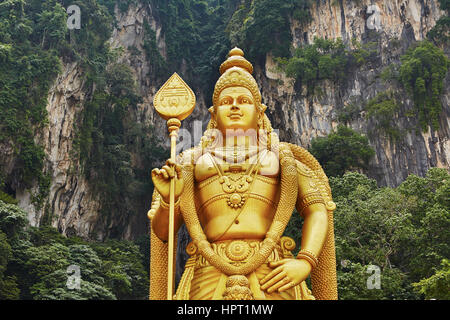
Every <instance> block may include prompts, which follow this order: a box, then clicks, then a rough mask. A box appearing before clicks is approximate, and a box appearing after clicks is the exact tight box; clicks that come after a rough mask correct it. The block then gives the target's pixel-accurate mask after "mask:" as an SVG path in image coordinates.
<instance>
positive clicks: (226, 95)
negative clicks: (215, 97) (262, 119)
mask: <svg viewBox="0 0 450 320" xmlns="http://www.w3.org/2000/svg"><path fill="white" fill-rule="evenodd" d="M216 121H217V129H219V130H220V131H221V132H222V133H224V134H225V133H226V130H227V129H235V130H237V129H242V130H244V131H246V130H248V129H254V130H257V129H258V111H257V109H256V106H255V104H254V99H253V96H252V93H251V92H250V90H248V89H247V88H245V87H230V88H225V89H223V90H222V92H221V93H220V95H219V104H218V106H217V108H216Z"/></svg>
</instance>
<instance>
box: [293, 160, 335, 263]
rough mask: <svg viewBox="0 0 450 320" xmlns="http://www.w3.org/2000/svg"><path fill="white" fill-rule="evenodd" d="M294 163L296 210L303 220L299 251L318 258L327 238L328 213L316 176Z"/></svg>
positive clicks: (302, 165) (303, 166)
mask: <svg viewBox="0 0 450 320" xmlns="http://www.w3.org/2000/svg"><path fill="white" fill-rule="evenodd" d="M296 162H297V176H298V188H299V190H298V198H297V203H296V208H297V211H298V212H299V213H300V214H301V216H302V217H303V218H304V222H303V229H302V240H301V249H302V250H307V251H309V252H311V253H312V254H313V255H314V256H316V257H318V256H319V255H320V252H321V251H322V247H323V245H324V243H325V239H326V236H327V231H328V213H327V209H326V207H325V201H324V199H323V196H322V195H321V193H320V191H319V189H318V188H319V187H318V185H319V181H318V180H317V177H316V175H315V174H314V172H313V171H312V170H310V169H309V168H308V167H306V166H305V165H304V164H302V163H301V162H299V161H296Z"/></svg>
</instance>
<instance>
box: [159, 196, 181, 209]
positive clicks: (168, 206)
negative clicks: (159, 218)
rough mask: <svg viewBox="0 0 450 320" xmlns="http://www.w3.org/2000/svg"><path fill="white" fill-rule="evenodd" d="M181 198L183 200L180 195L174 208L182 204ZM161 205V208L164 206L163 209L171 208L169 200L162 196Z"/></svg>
mask: <svg viewBox="0 0 450 320" xmlns="http://www.w3.org/2000/svg"><path fill="white" fill-rule="evenodd" d="M180 200H181V197H179V198H178V200H177V201H176V202H175V205H174V208H177V207H178V206H179V205H180ZM160 205H161V208H163V209H167V210H169V208H170V205H169V204H168V203H167V202H165V201H164V200H163V199H162V197H161V199H160Z"/></svg>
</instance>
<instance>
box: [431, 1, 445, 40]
mask: <svg viewBox="0 0 450 320" xmlns="http://www.w3.org/2000/svg"><path fill="white" fill-rule="evenodd" d="M438 2H439V4H440V9H441V10H443V11H445V12H446V14H445V15H443V16H442V17H441V18H439V20H438V21H437V22H436V25H435V26H434V27H433V28H432V29H431V30H430V31H428V33H427V38H428V39H429V40H431V41H433V42H434V43H435V44H437V45H444V46H448V44H449V43H450V16H449V12H450V1H448V0H438Z"/></svg>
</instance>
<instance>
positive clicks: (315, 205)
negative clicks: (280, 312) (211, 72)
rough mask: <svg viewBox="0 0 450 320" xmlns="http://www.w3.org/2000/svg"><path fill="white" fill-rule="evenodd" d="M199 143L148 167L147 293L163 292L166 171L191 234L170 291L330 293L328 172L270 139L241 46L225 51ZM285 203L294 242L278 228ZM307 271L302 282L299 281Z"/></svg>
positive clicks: (285, 295)
mask: <svg viewBox="0 0 450 320" xmlns="http://www.w3.org/2000/svg"><path fill="white" fill-rule="evenodd" d="M220 73H221V76H220V78H219V80H218V81H217V83H216V85H215V88H214V93H213V97H212V101H213V106H212V107H211V108H210V109H209V112H210V113H211V120H210V122H209V124H208V127H207V130H206V132H205V133H204V136H203V137H202V140H201V142H200V144H199V145H198V146H196V147H194V148H191V149H189V150H186V151H184V152H182V153H181V154H180V155H178V157H177V161H176V162H173V161H170V160H169V161H168V162H167V163H166V165H165V166H163V167H162V168H161V169H153V171H152V180H153V183H154V185H155V191H154V193H153V201H152V207H151V210H150V211H149V218H150V219H151V267H150V299H165V293H166V289H167V283H166V280H167V264H166V263H167V254H168V251H167V244H166V241H167V238H168V225H169V223H168V211H169V209H168V208H169V205H168V202H169V184H170V183H169V180H170V179H171V178H172V177H174V176H175V177H176V183H175V184H176V185H175V221H174V227H175V230H178V229H179V228H180V226H181V225H182V223H183V222H184V223H185V224H186V227H187V230H188V232H189V234H190V237H191V238H192V242H190V243H189V245H188V246H187V248H186V251H187V253H188V254H189V255H190V258H189V259H188V260H187V262H186V265H185V270H184V273H183V276H182V278H181V280H180V282H179V285H178V288H177V290H176V293H175V295H174V299H183V300H187V299H193V300H203V299H224V300H252V299H285V300H293V299H297V300H312V299H337V285H336V257H335V248H334V229H333V210H334V209H335V204H334V203H333V201H332V198H331V191H330V187H329V184H328V179H327V177H326V175H325V173H324V172H323V170H322V168H321V166H320V165H319V163H318V162H317V161H316V159H315V158H314V157H313V156H312V155H311V154H310V153H308V152H307V151H306V150H305V149H303V148H301V147H299V146H296V145H293V144H289V143H286V142H280V141H279V139H278V136H277V135H276V133H275V132H273V130H272V127H271V123H270V121H269V119H268V117H267V116H266V115H265V113H264V112H265V110H266V106H265V105H264V104H262V102H261V93H260V91H259V88H258V85H257V83H256V81H255V79H254V78H253V76H252V73H253V66H252V64H251V63H250V62H249V61H247V60H246V59H245V58H244V53H243V51H242V50H241V49H238V48H234V49H232V50H231V51H230V53H229V55H228V59H227V60H226V61H225V62H224V63H222V65H221V66H220ZM294 209H297V211H298V213H299V214H300V215H301V216H302V217H303V219H304V223H303V229H302V233H301V234H302V239H301V250H300V252H299V253H298V255H297V256H296V257H294V256H293V254H292V253H291V251H292V250H293V249H294V248H295V246H296V245H295V242H294V240H293V239H291V238H289V237H285V236H283V232H284V230H285V228H286V225H287V223H288V221H289V220H290V218H291V215H292V213H293V212H294ZM310 274H311V287H312V290H310V289H309V288H308V287H307V285H306V282H305V280H306V279H307V278H308V276H309V275H310Z"/></svg>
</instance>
